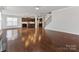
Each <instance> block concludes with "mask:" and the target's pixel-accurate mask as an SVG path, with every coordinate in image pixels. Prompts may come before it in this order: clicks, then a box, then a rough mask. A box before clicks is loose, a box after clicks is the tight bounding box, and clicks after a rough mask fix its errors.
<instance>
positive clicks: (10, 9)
mask: <svg viewBox="0 0 79 59" xmlns="http://www.w3.org/2000/svg"><path fill="white" fill-rule="evenodd" d="M66 7H67V6H39V8H40V9H39V10H36V9H35V6H6V7H4V9H3V11H2V13H3V14H8V15H16V16H23V17H25V16H35V15H38V16H44V15H46V14H47V13H48V12H51V11H53V10H57V9H61V8H66Z"/></svg>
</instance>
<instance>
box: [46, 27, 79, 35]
mask: <svg viewBox="0 0 79 59" xmlns="http://www.w3.org/2000/svg"><path fill="white" fill-rule="evenodd" d="M45 29H46V30H52V31H59V32H64V33H69V34H74V35H79V33H76V32H69V31H64V30H59V29H47V28H45Z"/></svg>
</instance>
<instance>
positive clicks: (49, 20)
mask: <svg viewBox="0 0 79 59" xmlns="http://www.w3.org/2000/svg"><path fill="white" fill-rule="evenodd" d="M51 21H52V16H51V14H47V15H46V16H45V17H44V18H43V27H44V28H45V27H46V25H48V24H49V23H50V22H51Z"/></svg>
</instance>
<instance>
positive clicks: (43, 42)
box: [0, 28, 79, 52]
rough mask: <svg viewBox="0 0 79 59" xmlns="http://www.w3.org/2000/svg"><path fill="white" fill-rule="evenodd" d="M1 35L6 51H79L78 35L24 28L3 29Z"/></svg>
mask: <svg viewBox="0 0 79 59" xmlns="http://www.w3.org/2000/svg"><path fill="white" fill-rule="evenodd" d="M1 36H2V37H1V38H2V39H1V40H3V44H2V45H4V46H3V47H5V50H6V51H8V52H25V51H27V52H51V51H53V52H55V51H57V52H60V51H64V52H69V51H79V39H78V38H79V36H77V35H73V34H68V33H63V32H57V31H50V30H44V29H41V28H40V29H32V28H29V29H26V28H24V29H10V30H3V31H2V35H1ZM1 40H0V41H1ZM5 45H6V46H5Z"/></svg>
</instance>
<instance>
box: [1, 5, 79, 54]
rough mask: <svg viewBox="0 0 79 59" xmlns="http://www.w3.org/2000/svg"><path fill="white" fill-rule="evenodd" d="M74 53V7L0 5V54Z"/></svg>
mask: <svg viewBox="0 0 79 59" xmlns="http://www.w3.org/2000/svg"><path fill="white" fill-rule="evenodd" d="M78 51H79V7H78V6H0V52H78Z"/></svg>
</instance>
